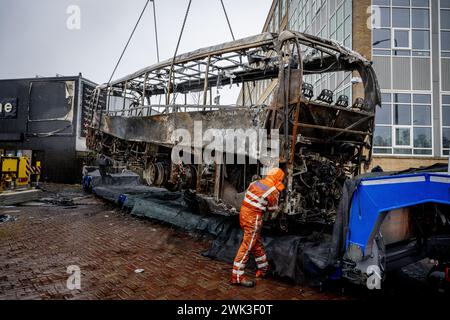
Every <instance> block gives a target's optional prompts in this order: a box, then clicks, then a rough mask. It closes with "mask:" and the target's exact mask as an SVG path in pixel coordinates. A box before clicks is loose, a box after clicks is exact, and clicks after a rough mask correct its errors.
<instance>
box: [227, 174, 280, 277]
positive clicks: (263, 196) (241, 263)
mask: <svg viewBox="0 0 450 320" xmlns="http://www.w3.org/2000/svg"><path fill="white" fill-rule="evenodd" d="M278 170H280V169H278ZM280 171H281V170H280ZM281 173H282V174H281V177H279V178H281V179H279V178H278V179H273V177H271V176H268V177H267V178H266V179H263V180H259V181H256V182H253V183H252V184H250V186H249V187H248V189H247V192H246V194H245V198H244V201H243V203H242V207H241V211H240V216H239V218H240V225H241V228H242V229H243V231H244V238H243V239H242V243H241V246H240V248H239V250H238V252H237V254H236V257H235V259H234V264H233V273H232V276H231V282H232V283H240V282H241V281H242V280H244V268H245V265H246V264H247V261H248V259H249V255H250V254H252V255H253V257H254V258H255V261H256V264H257V267H258V272H257V276H259V275H264V274H266V273H267V271H268V269H269V263H268V261H267V256H266V253H265V250H264V246H263V243H262V240H261V227H262V222H263V214H264V213H265V212H266V211H268V212H273V211H275V210H277V209H278V198H279V194H280V192H279V190H278V189H280V190H283V189H284V186H283V184H281V180H282V179H283V178H284V173H283V172H282V171H281ZM279 175H280V174H279Z"/></svg>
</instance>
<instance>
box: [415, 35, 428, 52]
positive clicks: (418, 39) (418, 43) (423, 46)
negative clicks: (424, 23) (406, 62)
mask: <svg viewBox="0 0 450 320" xmlns="http://www.w3.org/2000/svg"><path fill="white" fill-rule="evenodd" d="M412 48H413V49H418V50H430V32H429V31H428V30H413V32H412Z"/></svg>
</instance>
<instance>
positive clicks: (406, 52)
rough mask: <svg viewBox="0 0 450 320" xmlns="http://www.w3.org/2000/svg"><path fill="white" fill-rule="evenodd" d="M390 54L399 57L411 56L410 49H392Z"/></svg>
mask: <svg viewBox="0 0 450 320" xmlns="http://www.w3.org/2000/svg"><path fill="white" fill-rule="evenodd" d="M392 55H394V56H399V57H409V56H411V51H410V50H393V51H392Z"/></svg>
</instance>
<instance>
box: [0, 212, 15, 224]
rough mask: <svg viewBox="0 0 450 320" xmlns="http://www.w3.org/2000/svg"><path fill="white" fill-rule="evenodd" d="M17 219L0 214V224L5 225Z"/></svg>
mask: <svg viewBox="0 0 450 320" xmlns="http://www.w3.org/2000/svg"><path fill="white" fill-rule="evenodd" d="M15 220H17V218H15V217H13V216H11V215H9V214H0V223H5V222H8V221H15Z"/></svg>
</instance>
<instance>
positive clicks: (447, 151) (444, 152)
mask: <svg viewBox="0 0 450 320" xmlns="http://www.w3.org/2000/svg"><path fill="white" fill-rule="evenodd" d="M442 153H443V154H444V156H448V155H449V154H450V151H449V150H444V151H442Z"/></svg>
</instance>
